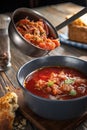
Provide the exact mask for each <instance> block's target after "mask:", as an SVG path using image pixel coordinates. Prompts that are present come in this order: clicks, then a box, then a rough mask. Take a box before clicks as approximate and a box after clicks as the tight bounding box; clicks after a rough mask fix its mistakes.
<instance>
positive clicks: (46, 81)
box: [24, 66, 87, 100]
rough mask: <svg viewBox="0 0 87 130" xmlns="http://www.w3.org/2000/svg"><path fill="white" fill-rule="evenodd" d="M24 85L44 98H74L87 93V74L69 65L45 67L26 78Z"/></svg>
mask: <svg viewBox="0 0 87 130" xmlns="http://www.w3.org/2000/svg"><path fill="white" fill-rule="evenodd" d="M24 87H25V88H26V89H27V90H29V91H30V92H31V93H33V94H35V95H37V96H40V97H43V98H48V99H53V100H55V99H57V100H67V99H73V98H77V97H81V96H85V95H87V75H85V74H83V73H82V72H80V71H78V70H76V69H74V68H69V67H61V66H57V67H43V68H40V69H37V70H36V71H34V72H32V73H30V74H29V75H28V76H27V77H26V78H25V81H24Z"/></svg>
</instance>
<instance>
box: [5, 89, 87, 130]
mask: <svg viewBox="0 0 87 130" xmlns="http://www.w3.org/2000/svg"><path fill="white" fill-rule="evenodd" d="M4 89H6V88H4ZM6 90H7V89H6ZM8 90H9V91H14V92H16V93H17V95H18V99H19V100H18V101H19V106H20V111H21V113H22V114H23V115H24V116H25V117H26V118H27V119H28V120H29V121H30V122H31V123H32V124H34V126H36V127H37V128H38V129H39V130H53V129H55V130H73V129H74V128H75V127H77V126H78V125H80V123H82V122H83V121H84V120H85V119H86V118H87V113H85V114H84V115H82V116H81V117H79V118H77V119H73V120H63V121H59V120H57V121H56V120H48V119H45V118H42V117H39V116H37V115H36V114H35V113H34V112H33V111H32V110H31V109H30V108H29V107H28V106H27V105H26V102H25V100H24V96H23V93H22V90H21V89H20V88H14V87H13V86H10V87H9V89H8Z"/></svg>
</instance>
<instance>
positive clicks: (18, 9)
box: [11, 7, 59, 52]
mask: <svg viewBox="0 0 87 130" xmlns="http://www.w3.org/2000/svg"><path fill="white" fill-rule="evenodd" d="M18 11H26V12H29V11H30V12H31V13H33V14H34V13H35V14H36V15H37V16H40V17H41V19H43V20H44V22H45V23H46V24H47V25H50V26H51V28H52V29H53V30H54V31H55V34H56V39H58V40H59V37H58V34H57V31H56V28H55V27H54V26H53V25H52V23H51V22H50V21H49V20H48V19H46V18H45V17H44V16H43V15H42V14H41V13H39V12H38V11H36V10H34V9H31V8H27V7H20V8H17V9H15V10H14V11H13V13H12V16H11V22H12V24H13V27H14V29H15V31H16V33H17V35H19V36H20V38H22V40H23V41H24V42H26V44H27V45H28V44H30V45H32V46H33V47H35V48H37V49H40V50H42V51H47V52H50V50H46V49H43V48H40V47H39V46H35V45H34V44H33V43H32V42H30V41H27V40H26V39H25V38H24V37H23V36H22V35H21V34H20V33H19V31H18V30H17V29H16V25H15V23H14V16H15V15H16V13H17V12H18ZM20 13H21V12H20ZM56 48H57V47H56Z"/></svg>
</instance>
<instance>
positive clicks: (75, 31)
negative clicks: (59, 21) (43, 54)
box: [67, 14, 87, 43]
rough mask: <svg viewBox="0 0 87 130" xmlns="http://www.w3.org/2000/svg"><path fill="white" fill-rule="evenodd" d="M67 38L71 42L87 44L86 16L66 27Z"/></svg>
mask: <svg viewBox="0 0 87 130" xmlns="http://www.w3.org/2000/svg"><path fill="white" fill-rule="evenodd" d="M69 17H70V16H68V17H67V18H69ZM68 37H69V39H70V40H72V41H77V42H81V43H87V14H86V15H83V16H81V17H80V18H78V19H76V20H75V21H73V22H72V23H70V24H69V25H68Z"/></svg>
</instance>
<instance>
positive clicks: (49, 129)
mask: <svg viewBox="0 0 87 130" xmlns="http://www.w3.org/2000/svg"><path fill="white" fill-rule="evenodd" d="M82 8H83V7H81V6H78V5H75V4H72V3H63V4H57V5H50V6H45V7H39V8H34V9H35V10H37V11H38V12H40V13H41V14H43V15H44V17H46V18H47V19H48V20H49V21H50V22H51V23H52V24H53V26H54V27H56V26H57V25H58V24H60V23H61V22H63V21H64V20H65V17H66V16H67V15H69V14H72V13H73V12H78V11H79V10H81V9H82ZM66 32H67V26H66V27H64V28H63V29H61V30H60V31H58V33H66ZM10 45H11V63H12V66H11V68H10V69H9V70H7V71H5V72H1V73H0V84H1V86H2V87H4V86H13V87H18V86H19V85H18V82H17V79H16V74H17V71H18V69H19V68H20V67H21V66H22V65H23V64H24V63H26V62H27V61H29V60H31V59H34V58H32V57H29V56H26V55H24V54H23V53H22V52H20V51H19V50H18V49H17V48H15V46H14V44H13V43H12V41H11V43H10ZM48 55H50V56H51V55H68V56H75V57H78V58H81V59H83V60H87V50H84V49H79V48H75V47H72V46H68V45H66V44H61V46H60V47H59V48H56V49H55V50H53V51H51V52H50V53H49V54H48ZM4 93H5V90H4V89H3V94H4ZM0 94H1V96H2V95H3V94H2V93H0ZM30 112H31V110H29V114H30V116H29V117H28V118H29V119H30V121H31V122H33V123H34V125H36V126H37V127H38V128H39V129H41V130H53V129H55V130H61V129H66V130H67V129H70V130H71V129H72V128H73V127H74V128H75V126H78V125H80V123H81V122H82V119H85V120H86V117H87V116H85V118H81V120H80V119H79V121H77V120H76V121H77V122H76V123H77V124H76V123H75V121H73V122H72V123H71V122H70V121H67V124H66V122H63V123H61V122H58V123H59V127H58V124H57V123H56V122H55V121H54V122H52V121H48V124H47V126H46V125H45V124H46V123H45V122H46V120H43V119H41V118H39V117H37V116H36V115H35V116H34V114H33V113H32V112H31V113H30ZM33 117H34V118H33ZM38 121H39V122H40V123H37V122H38ZM52 123H53V125H54V126H53V125H52ZM60 124H61V125H60ZM62 125H63V126H62ZM68 126H69V127H68ZM56 127H57V128H56ZM81 127H87V125H86V121H84V122H83V123H82V125H81ZM74 128H73V129H74ZM79 130H80V127H79Z"/></svg>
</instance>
